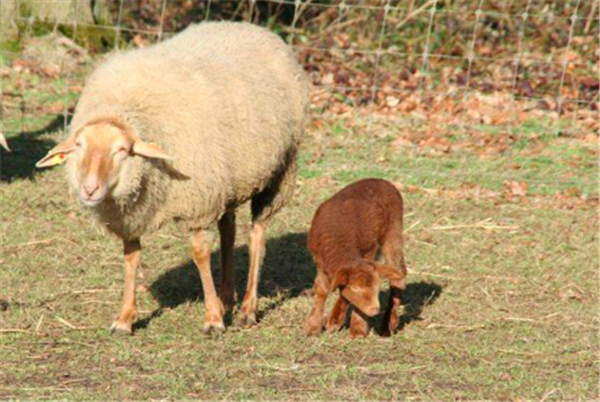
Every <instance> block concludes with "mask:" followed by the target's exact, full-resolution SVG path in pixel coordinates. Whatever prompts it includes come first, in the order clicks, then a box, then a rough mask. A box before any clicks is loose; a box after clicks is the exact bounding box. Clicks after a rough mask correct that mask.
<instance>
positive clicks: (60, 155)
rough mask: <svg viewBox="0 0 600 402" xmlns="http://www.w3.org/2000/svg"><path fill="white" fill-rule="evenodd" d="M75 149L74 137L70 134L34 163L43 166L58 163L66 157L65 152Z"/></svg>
mask: <svg viewBox="0 0 600 402" xmlns="http://www.w3.org/2000/svg"><path fill="white" fill-rule="evenodd" d="M74 149H75V137H74V136H71V137H69V138H67V139H66V140H64V141H63V142H61V143H60V144H58V145H57V146H55V147H54V148H52V149H51V150H50V151H48V154H47V155H46V156H44V157H43V158H42V159H40V160H39V161H38V163H36V164H35V167H38V168H45V167H50V166H55V165H60V164H61V163H63V162H64V161H65V159H66V154H68V153H70V152H73V150H74Z"/></svg>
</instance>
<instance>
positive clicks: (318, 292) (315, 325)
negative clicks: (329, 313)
mask: <svg viewBox="0 0 600 402" xmlns="http://www.w3.org/2000/svg"><path fill="white" fill-rule="evenodd" d="M314 292H315V303H314V305H313V308H312V310H311V312H310V314H309V315H308V318H307V319H306V323H305V324H304V332H305V333H306V335H318V334H320V333H321V330H322V329H323V318H324V313H325V302H326V301H327V296H329V280H328V279H327V278H326V277H325V275H323V274H321V273H320V272H318V273H317V277H316V278H315V286H314Z"/></svg>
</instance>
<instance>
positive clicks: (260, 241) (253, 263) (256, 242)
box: [239, 221, 267, 327]
mask: <svg viewBox="0 0 600 402" xmlns="http://www.w3.org/2000/svg"><path fill="white" fill-rule="evenodd" d="M266 230H267V227H266V225H265V224H264V223H262V222H257V221H255V222H253V223H252V231H251V232H250V245H249V246H250V269H249V270H248V284H247V285H246V294H245V295H244V301H243V302H242V311H241V314H240V319H239V322H240V324H241V325H242V326H245V327H249V326H252V325H255V324H256V322H257V321H256V309H257V307H258V281H259V278H260V268H261V265H262V262H263V259H264V257H265V240H266Z"/></svg>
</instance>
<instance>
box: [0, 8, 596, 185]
mask: <svg viewBox="0 0 600 402" xmlns="http://www.w3.org/2000/svg"><path fill="white" fill-rule="evenodd" d="M22 1H24V0H22ZM37 2H38V3H47V4H48V5H49V6H50V8H49V10H54V13H53V12H52V11H50V12H48V13H47V14H46V15H45V16H44V17H40V16H35V15H34V14H32V13H31V12H30V11H29V10H27V9H26V8H25V7H19V11H18V13H16V14H15V16H14V18H13V20H12V23H13V24H14V25H16V26H18V28H19V32H20V35H21V36H22V37H25V38H27V37H32V36H34V35H36V34H39V32H36V31H39V30H40V27H43V28H44V29H45V30H46V31H48V32H55V33H56V32H61V33H62V34H63V35H65V36H67V37H69V38H70V39H71V40H72V41H73V43H76V44H78V45H80V46H83V47H84V48H88V49H90V50H93V51H95V52H96V53H100V54H101V53H106V52H110V51H112V50H119V49H125V48H130V47H145V46H149V45H151V44H153V43H156V42H159V41H162V40H165V39H167V38H169V37H171V36H173V35H174V34H176V33H177V32H179V31H181V30H182V29H184V28H185V27H186V26H188V25H189V24H191V23H195V22H200V21H215V20H226V21H248V22H251V23H255V24H259V25H263V26H266V27H268V28H269V29H271V30H273V31H274V32H276V33H278V34H279V35H280V36H281V37H282V38H283V39H284V40H285V41H286V42H288V43H289V44H290V45H291V46H292V47H293V49H294V50H295V52H296V54H297V56H298V59H299V60H300V62H301V63H302V64H303V65H304V67H305V70H306V71H307V73H308V74H309V75H310V78H311V80H312V83H313V90H312V104H313V107H314V108H315V110H316V114H317V115H339V116H345V117H348V116H356V117H357V118H361V119H364V120H365V121H368V122H369V123H372V122H373V121H378V120H384V121H399V122H405V121H407V120H411V119H412V120H414V121H416V122H417V123H424V122H426V123H427V124H429V125H431V126H435V124H437V123H440V124H441V121H442V120H443V121H444V122H445V123H451V124H454V125H456V126H457V127H463V128H464V127H479V126H481V125H491V126H500V127H504V128H506V129H508V130H513V129H515V127H517V126H518V124H519V123H522V122H523V121H525V120H527V119H546V120H549V121H551V127H552V130H551V131H552V133H553V134H555V135H556V134H560V133H561V132H562V131H563V130H565V129H568V130H571V131H577V130H579V131H585V130H590V127H591V128H592V129H597V124H595V123H593V122H591V120H595V121H597V120H598V106H599V100H600V99H599V84H598V81H599V80H598V77H599V72H600V67H599V57H600V51H599V27H600V6H599V3H600V0H564V1H560V2H556V1H551V0H506V1H498V0H473V1H467V0H465V1H461V0H367V1H359V0H237V1H233V0H199V1H192V0H132V1H126V0H97V1H96V2H95V3H96V6H97V5H98V4H101V5H103V9H105V10H107V11H106V13H105V16H104V17H103V18H98V17H97V16H94V19H93V20H90V19H86V18H83V17H82V16H85V13H82V12H80V10H79V9H80V8H81V7H89V3H90V2H89V1H72V0H37ZM61 2H68V3H69V4H70V7H71V12H70V13H68V14H67V15H68V17H67V18H65V17H64V16H63V17H60V16H59V15H58V14H57V10H59V7H57V5H58V3H61ZM17 3H19V2H17ZM90 38H92V39H90ZM3 52H4V53H7V52H8V50H6V49H3ZM19 57H27V55H25V56H23V55H19ZM62 67H64V66H61V67H59V68H58V70H57V71H58V74H60V75H61V76H64V78H65V88H64V98H65V99H68V100H69V99H70V100H73V99H74V98H75V97H76V95H75V96H74V95H73V93H72V85H70V84H69V83H70V82H72V79H71V78H72V75H73V74H76V72H74V70H73V69H71V70H69V71H68V72H67V69H65V68H62ZM13 91H14V92H17V93H18V92H19V88H14V89H13ZM482 104H483V108H482V107H481V105H482ZM30 106H31V105H28V104H27V102H21V105H20V108H21V113H22V115H23V119H22V124H21V127H20V128H19V129H20V131H26V129H27V127H26V125H27V119H26V118H25V117H26V116H27V114H28V113H35V109H31V108H30ZM72 107H73V102H72V101H66V102H64V108H63V110H62V111H61V113H62V115H63V117H64V127H65V128H66V127H67V124H68V121H69V117H70V115H71V114H72ZM582 123H586V124H582ZM370 127H371V126H370V125H369V127H368V128H367V130H368V129H370ZM432 174H433V175H440V174H443V172H440V171H435V172H432ZM504 179H505V174H503V173H501V172H499V173H498V180H504ZM556 180H558V179H556ZM560 180H562V181H566V182H572V181H573V182H576V181H578V180H581V179H580V178H572V179H568V180H565V179H560ZM588 184H589V183H588Z"/></svg>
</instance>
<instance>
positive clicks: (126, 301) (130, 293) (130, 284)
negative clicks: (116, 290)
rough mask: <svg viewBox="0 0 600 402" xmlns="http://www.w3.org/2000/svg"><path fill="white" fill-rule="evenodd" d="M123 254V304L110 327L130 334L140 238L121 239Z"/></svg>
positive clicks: (133, 315) (116, 331)
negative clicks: (117, 316)
mask: <svg viewBox="0 0 600 402" xmlns="http://www.w3.org/2000/svg"><path fill="white" fill-rule="evenodd" d="M123 248H124V255H125V291H124V292H123V306H122V307H121V313H120V314H119V318H117V320H116V321H115V322H114V323H113V324H112V326H111V327H110V330H111V332H113V333H117V334H131V333H132V332H133V329H132V328H133V320H135V317H136V316H137V310H136V308H135V274H136V270H137V267H138V265H139V263H140V259H141V256H142V245H141V244H140V240H139V239H136V240H124V241H123Z"/></svg>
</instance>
